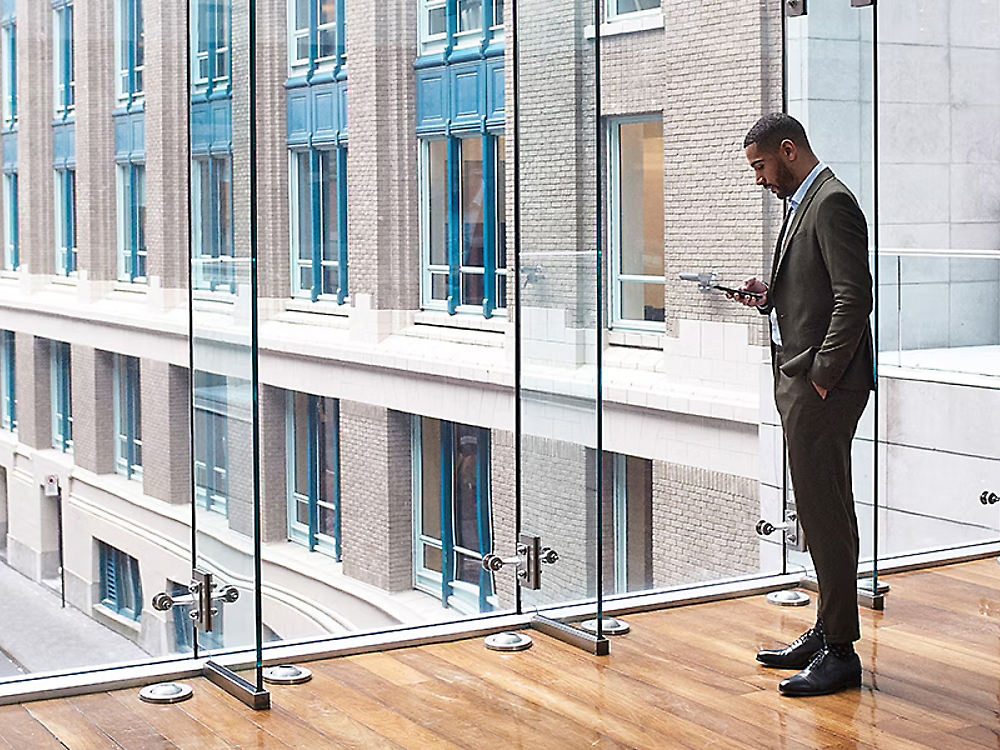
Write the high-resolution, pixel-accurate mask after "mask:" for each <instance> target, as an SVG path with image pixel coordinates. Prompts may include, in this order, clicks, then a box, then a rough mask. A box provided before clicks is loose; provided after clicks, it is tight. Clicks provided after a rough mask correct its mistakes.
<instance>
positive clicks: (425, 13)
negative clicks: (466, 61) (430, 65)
mask: <svg viewBox="0 0 1000 750" xmlns="http://www.w3.org/2000/svg"><path fill="white" fill-rule="evenodd" d="M419 13H420V19H419V22H418V24H419V34H420V46H421V53H422V54H429V53H434V52H438V51H440V50H442V49H444V48H445V47H452V46H458V47H468V46H472V45H475V44H478V43H480V42H482V41H483V38H484V36H485V37H486V41H490V38H491V37H492V38H502V35H503V21H504V18H503V14H504V0H420V11H419ZM449 18H453V19H454V21H453V23H452V25H451V26H450V27H449Z"/></svg>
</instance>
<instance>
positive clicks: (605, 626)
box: [580, 617, 632, 635]
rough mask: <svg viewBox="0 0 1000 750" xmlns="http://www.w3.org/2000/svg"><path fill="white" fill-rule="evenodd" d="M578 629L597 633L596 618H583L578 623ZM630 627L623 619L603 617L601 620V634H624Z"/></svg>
mask: <svg viewBox="0 0 1000 750" xmlns="http://www.w3.org/2000/svg"><path fill="white" fill-rule="evenodd" d="M580 629H581V630H586V631H587V632H588V633H594V634H596V633H597V618H596V617H595V618H594V619H592V620H584V621H583V622H581V623H580ZM631 629H632V627H631V626H630V625H629V624H628V623H627V622H625V621H624V620H619V619H618V618H616V617H605V618H603V619H602V620H601V635H625V634H626V633H627V632H628V631H630V630H631Z"/></svg>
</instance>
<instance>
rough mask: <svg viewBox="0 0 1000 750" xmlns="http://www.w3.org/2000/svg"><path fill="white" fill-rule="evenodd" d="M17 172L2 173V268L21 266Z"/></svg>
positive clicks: (8, 269) (10, 268)
mask: <svg viewBox="0 0 1000 750" xmlns="http://www.w3.org/2000/svg"><path fill="white" fill-rule="evenodd" d="M17 193H18V187H17V172H16V171H13V170H5V171H4V175H3V219H4V220H3V233H4V243H3V246H4V247H3V249H4V253H3V259H4V269H5V270H7V271H16V270H17V269H18V268H20V267H21V230H20V218H19V216H20V212H19V210H18V195H17Z"/></svg>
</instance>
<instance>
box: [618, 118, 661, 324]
mask: <svg viewBox="0 0 1000 750" xmlns="http://www.w3.org/2000/svg"><path fill="white" fill-rule="evenodd" d="M610 135H611V137H610V139H609V141H610V147H611V169H610V191H609V193H610V203H611V205H610V209H609V211H610V216H611V222H610V238H611V258H612V268H611V285H612V305H613V316H612V324H613V325H614V324H618V325H622V326H628V327H639V328H641V327H647V328H653V327H654V326H652V325H650V324H654V323H656V324H658V323H660V322H662V321H663V311H664V276H663V274H664V264H663V256H664V234H663V122H662V120H660V119H656V120H638V121H617V122H613V123H612V124H611V133H610ZM655 327H657V328H659V327H660V326H655Z"/></svg>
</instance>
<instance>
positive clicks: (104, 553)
mask: <svg viewBox="0 0 1000 750" xmlns="http://www.w3.org/2000/svg"><path fill="white" fill-rule="evenodd" d="M97 547H98V550H99V553H100V563H101V604H102V605H104V606H105V607H107V608H108V609H110V610H111V611H112V612H116V613H118V614H119V615H121V616H123V617H127V618H129V619H131V620H138V619H139V616H140V615H141V614H142V582H141V580H140V578H139V561H138V560H136V559H135V558H134V557H132V556H131V555H126V554H125V553H124V552H122V551H121V550H119V549H116V548H114V547H112V546H111V545H110V544H105V543H104V542H100V541H99V542H98V543H97Z"/></svg>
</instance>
